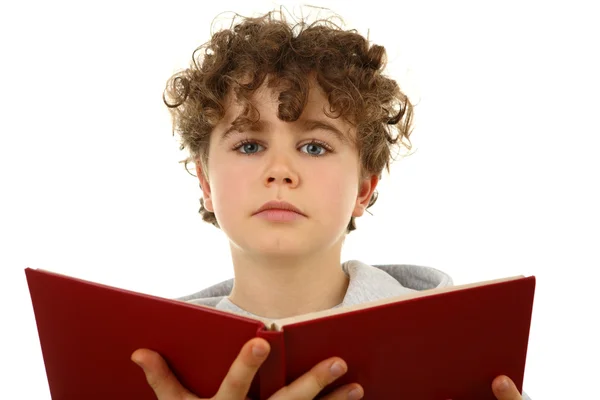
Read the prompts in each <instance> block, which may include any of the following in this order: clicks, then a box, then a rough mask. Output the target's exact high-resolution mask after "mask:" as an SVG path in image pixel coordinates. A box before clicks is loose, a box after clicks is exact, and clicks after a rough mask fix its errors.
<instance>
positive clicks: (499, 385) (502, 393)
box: [492, 375, 523, 400]
mask: <svg viewBox="0 0 600 400" xmlns="http://www.w3.org/2000/svg"><path fill="white" fill-rule="evenodd" d="M492 392H494V396H496V399H498V400H522V399H523V397H521V393H519V391H518V390H517V386H516V385H515V384H514V382H513V381H512V379H510V378H509V377H508V376H506V375H500V376H498V377H496V379H494V381H493V382H492Z"/></svg>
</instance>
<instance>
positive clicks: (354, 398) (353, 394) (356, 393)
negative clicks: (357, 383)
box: [348, 389, 363, 400]
mask: <svg viewBox="0 0 600 400" xmlns="http://www.w3.org/2000/svg"><path fill="white" fill-rule="evenodd" d="M362 398H363V393H362V391H361V390H360V389H352V390H351V391H350V392H349V393H348V400H358V399H362Z"/></svg>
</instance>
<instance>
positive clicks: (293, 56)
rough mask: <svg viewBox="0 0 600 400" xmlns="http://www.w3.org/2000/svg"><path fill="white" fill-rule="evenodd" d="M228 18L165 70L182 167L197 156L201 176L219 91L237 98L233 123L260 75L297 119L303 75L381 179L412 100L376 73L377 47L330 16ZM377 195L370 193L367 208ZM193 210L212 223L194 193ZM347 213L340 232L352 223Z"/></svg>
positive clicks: (249, 110)
mask: <svg viewBox="0 0 600 400" xmlns="http://www.w3.org/2000/svg"><path fill="white" fill-rule="evenodd" d="M236 16H239V15H236ZM234 23H235V17H234V20H233V21H232V26H231V27H230V28H229V29H223V30H220V31H218V32H216V33H215V34H213V35H212V38H211V39H210V41H208V42H207V43H205V44H203V45H202V46H200V47H199V48H197V49H196V50H194V52H193V54H192V63H191V65H190V67H189V68H187V69H185V70H183V71H180V72H178V73H176V74H174V75H172V76H171V77H170V78H169V80H168V81H167V85H166V89H165V91H164V93H163V101H164V103H165V104H166V105H167V107H168V108H169V112H170V113H171V117H172V120H173V135H175V132H177V133H178V134H179V136H180V139H181V140H180V150H184V149H187V150H188V152H189V157H188V158H186V159H185V160H182V161H180V162H182V163H183V162H185V168H186V170H187V165H188V163H189V162H194V163H197V162H200V163H201V166H202V167H203V168H202V171H203V173H204V175H205V177H206V179H207V180H208V174H207V172H206V171H208V169H207V168H206V167H207V165H208V162H207V160H208V149H209V142H210V134H211V131H212V130H213V128H214V127H215V125H216V124H217V123H218V122H219V121H220V120H221V119H222V118H223V116H224V114H225V111H226V104H227V101H226V100H227V99H226V97H227V96H228V95H229V94H232V95H234V96H235V97H236V100H237V101H239V102H240V103H241V104H243V106H244V108H243V110H244V111H243V112H242V115H241V116H240V117H241V118H242V119H241V120H240V119H239V118H238V120H236V121H241V122H240V123H243V120H244V118H246V122H247V121H248V119H250V118H252V117H253V116H254V117H255V116H256V109H255V108H254V107H253V105H252V104H251V102H250V100H249V99H250V97H251V95H252V93H253V92H254V91H255V90H256V89H258V88H259V87H261V85H262V84H263V83H264V82H265V79H267V78H268V79H267V82H268V83H267V84H268V87H272V88H278V90H281V91H280V92H279V97H278V101H279V105H278V116H277V117H278V118H279V119H280V120H282V121H287V122H293V121H296V120H297V119H298V118H299V117H300V115H301V114H302V111H303V109H304V107H305V105H306V103H307V97H308V91H309V87H310V83H311V81H310V79H316V82H317V83H318V85H319V86H320V87H321V88H322V89H323V91H324V93H325V95H326V96H327V99H328V101H329V105H330V109H329V110H324V112H325V113H326V115H327V116H329V117H331V118H343V119H344V120H345V121H347V122H349V123H350V124H351V125H352V126H353V127H354V128H355V130H356V139H355V145H356V148H357V150H358V154H359V159H360V161H361V176H362V177H368V176H372V175H377V176H378V177H379V178H381V175H382V171H383V168H384V167H385V168H386V169H387V171H388V173H389V165H390V159H392V158H393V157H392V148H393V146H394V145H398V147H400V146H404V147H406V148H407V149H408V150H410V148H411V143H410V140H409V136H410V133H411V130H412V126H411V124H412V116H413V106H412V104H411V102H410V101H409V99H408V97H407V96H406V95H405V94H404V93H403V92H402V91H401V90H400V87H399V86H398V84H397V83H396V81H394V80H393V79H390V78H388V77H386V76H385V75H384V74H383V69H384V67H385V64H386V52H385V49H384V47H382V46H379V45H375V44H373V45H369V42H368V40H367V39H366V38H365V37H363V36H362V35H360V34H358V33H357V32H356V30H343V29H342V28H341V27H339V26H338V25H336V24H334V23H333V22H331V20H330V19H319V20H317V21H315V22H313V23H311V24H308V23H306V22H305V21H300V22H296V23H295V24H290V23H288V22H287V21H286V19H285V17H284V16H283V14H282V13H280V12H275V11H272V12H269V13H267V14H265V15H263V16H262V17H252V18H250V17H242V21H240V22H238V23H235V25H234ZM393 131H397V134H396V135H395V136H394V135H393V134H392V132H393ZM188 172H189V170H188ZM377 197H378V193H377V191H375V192H374V193H373V196H372V197H371V199H370V201H369V205H368V206H367V209H368V208H369V207H371V206H372V205H373V204H375V202H376V200H377ZM199 213H200V215H201V216H202V219H203V220H204V221H206V222H209V223H211V224H213V225H214V226H216V227H217V228H219V224H218V222H217V219H216V217H215V214H214V213H213V212H210V211H208V210H206V209H205V208H204V201H203V198H202V197H201V198H200V210H199ZM354 219H355V217H351V219H350V222H349V223H348V226H347V233H349V232H351V231H353V230H355V229H356V225H355V220H354Z"/></svg>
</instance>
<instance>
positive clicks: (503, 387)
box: [498, 378, 508, 392]
mask: <svg viewBox="0 0 600 400" xmlns="http://www.w3.org/2000/svg"><path fill="white" fill-rule="evenodd" d="M507 389H508V379H506V378H504V379H502V380H501V381H500V383H499V384H498V390H500V391H502V392H503V391H505V390H507Z"/></svg>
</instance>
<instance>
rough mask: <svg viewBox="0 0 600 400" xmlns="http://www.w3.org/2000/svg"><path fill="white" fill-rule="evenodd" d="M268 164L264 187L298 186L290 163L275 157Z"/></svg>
mask: <svg viewBox="0 0 600 400" xmlns="http://www.w3.org/2000/svg"><path fill="white" fill-rule="evenodd" d="M276 158H277V159H273V161H272V163H271V164H270V166H269V168H268V169H267V172H266V174H265V179H264V182H265V186H267V187H268V186H270V185H272V184H276V185H287V186H289V187H292V188H293V187H296V186H298V181H299V177H298V174H297V173H296V172H295V171H294V170H293V169H292V167H291V166H290V163H289V162H288V161H286V160H284V157H281V156H280V157H276Z"/></svg>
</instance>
